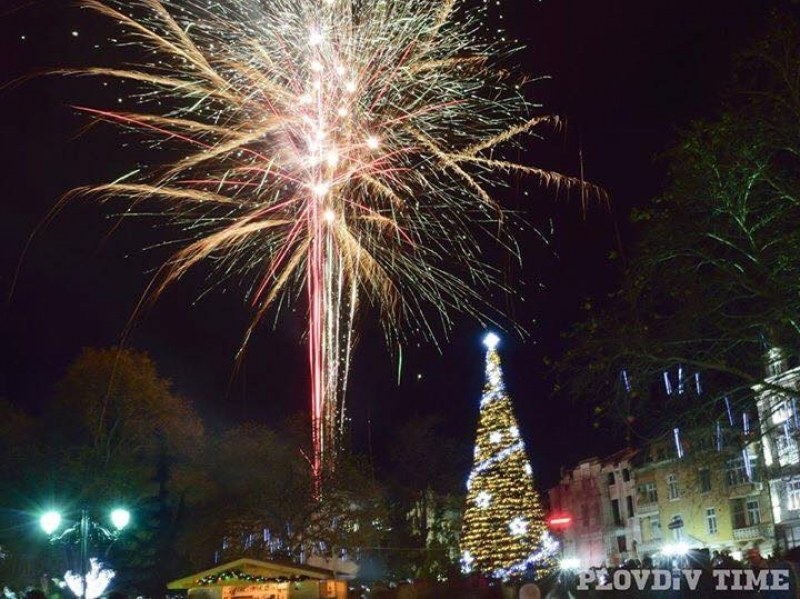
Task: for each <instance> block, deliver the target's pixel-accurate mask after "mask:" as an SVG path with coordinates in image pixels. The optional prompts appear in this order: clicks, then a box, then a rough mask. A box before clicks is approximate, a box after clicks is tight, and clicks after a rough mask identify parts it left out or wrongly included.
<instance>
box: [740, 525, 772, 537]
mask: <svg viewBox="0 0 800 599" xmlns="http://www.w3.org/2000/svg"><path fill="white" fill-rule="evenodd" d="M770 537H772V527H771V526H766V525H764V524H760V525H756V526H747V527H746V528H734V529H733V539H734V540H735V541H757V540H758V539H768V538H770Z"/></svg>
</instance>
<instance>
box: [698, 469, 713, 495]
mask: <svg viewBox="0 0 800 599" xmlns="http://www.w3.org/2000/svg"><path fill="white" fill-rule="evenodd" d="M698 475H699V478H700V492H701V493H709V492H711V470H709V469H708V468H701V469H700V471H699V473H698Z"/></svg>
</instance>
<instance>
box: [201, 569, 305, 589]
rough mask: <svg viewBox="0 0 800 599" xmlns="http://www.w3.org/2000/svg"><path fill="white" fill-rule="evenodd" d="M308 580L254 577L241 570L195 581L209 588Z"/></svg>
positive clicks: (293, 577)
mask: <svg viewBox="0 0 800 599" xmlns="http://www.w3.org/2000/svg"><path fill="white" fill-rule="evenodd" d="M306 580H309V578H308V576H273V577H267V576H256V575H253V574H247V573H246V572H242V571H241V570H226V571H225V572H220V573H218V574H210V575H208V576H205V577H203V578H198V579H197V585H198V586H209V585H212V584H219V583H220V582H239V581H241V582H254V583H257V584H267V583H283V582H304V581H306Z"/></svg>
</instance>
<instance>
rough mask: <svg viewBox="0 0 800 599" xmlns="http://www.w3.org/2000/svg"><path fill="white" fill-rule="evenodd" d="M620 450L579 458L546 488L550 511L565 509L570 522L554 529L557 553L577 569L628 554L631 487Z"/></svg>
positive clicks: (626, 454)
mask: <svg viewBox="0 0 800 599" xmlns="http://www.w3.org/2000/svg"><path fill="white" fill-rule="evenodd" d="M635 453H636V452H635V451H634V450H632V449H625V450H622V451H620V452H617V453H615V454H613V455H611V456H608V457H607V458H603V459H598V458H591V459H588V460H584V461H583V462H581V463H580V464H578V465H577V466H576V467H575V468H574V469H572V470H570V471H569V472H565V473H564V474H563V476H562V477H561V481H560V482H559V484H558V485H557V486H555V487H553V488H552V489H550V490H549V492H548V495H549V499H550V507H551V510H552V511H553V513H560V514H569V517H570V518H571V519H572V521H571V524H570V526H568V527H565V528H564V529H563V531H562V532H561V534H560V537H561V543H562V549H563V557H564V558H568V559H572V560H577V563H579V564H580V567H581V568H588V567H592V566H616V565H619V564H621V563H624V562H625V561H626V560H628V559H630V558H632V557H634V552H635V539H636V537H637V534H638V530H637V529H638V524H637V522H636V486H635V482H634V478H633V474H632V470H631V458H632V457H633V455H634V454H635Z"/></svg>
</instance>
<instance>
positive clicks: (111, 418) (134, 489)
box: [0, 348, 204, 591]
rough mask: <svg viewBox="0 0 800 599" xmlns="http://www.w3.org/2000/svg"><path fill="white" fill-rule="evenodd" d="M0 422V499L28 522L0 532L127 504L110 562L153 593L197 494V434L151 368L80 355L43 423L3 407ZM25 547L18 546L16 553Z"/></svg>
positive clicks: (127, 357)
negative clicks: (50, 516)
mask: <svg viewBox="0 0 800 599" xmlns="http://www.w3.org/2000/svg"><path fill="white" fill-rule="evenodd" d="M0 413H2V415H3V416H5V418H3V419H2V420H3V424H0V445H2V446H4V447H3V449H9V450H8V451H3V452H2V455H3V459H2V460H0V470H2V473H3V475H4V478H3V480H4V481H8V482H7V484H5V485H3V488H2V490H1V491H0V493H2V494H3V495H4V503H3V505H8V506H12V505H13V506H19V507H21V508H23V509H25V510H27V512H28V514H29V515H28V516H26V517H21V516H20V514H21V513H24V512H17V513H16V516H15V517H12V520H14V523H13V525H12V526H11V527H10V528H7V527H3V529H4V530H12V531H17V530H19V528H20V527H22V528H23V529H24V530H26V531H35V529H36V526H35V517H36V514H37V512H38V511H39V510H41V509H42V508H44V507H48V506H58V507H60V508H61V509H64V510H77V509H78V508H79V507H80V506H81V505H82V504H84V503H85V504H86V505H87V506H89V507H90V508H91V509H92V511H93V516H95V517H97V518H101V517H103V516H105V515H106V513H107V511H108V509H109V508H110V507H111V506H113V505H115V504H123V505H126V506H128V507H129V508H130V509H131V510H132V511H133V513H134V522H133V525H132V526H131V527H130V529H129V530H128V531H126V534H125V535H124V536H123V540H121V541H120V542H119V545H116V546H114V548H113V550H114V551H113V559H114V560H115V561H117V562H118V564H119V565H124V568H121V570H122V571H123V572H122V574H123V576H121V577H120V582H121V583H125V582H126V581H125V580H124V579H125V577H127V579H128V582H129V583H138V584H139V586H140V588H142V589H143V590H153V591H158V590H161V587H162V586H163V582H164V580H165V579H166V578H167V577H168V576H170V575H171V574H172V572H170V569H171V568H172V567H174V566H175V565H176V560H177V559H179V558H178V557H177V556H179V555H180V552H179V551H176V549H177V548H176V547H175V545H174V537H175V531H176V529H177V528H178V527H179V526H180V525H181V522H180V520H181V517H182V514H183V507H184V506H185V502H186V499H187V497H190V495H191V492H192V491H193V489H194V488H195V486H196V485H195V483H194V480H193V479H194V478H195V477H194V474H193V473H194V472H196V471H197V468H196V460H197V458H198V457H199V451H200V450H201V449H202V446H203V436H204V430H203V425H202V423H201V422H200V419H199V418H198V417H197V415H196V414H195V413H194V410H193V409H192V407H191V405H190V404H189V403H188V402H187V401H186V400H184V399H183V398H181V397H179V396H177V395H175V394H174V393H173V392H172V390H171V385H170V383H169V381H167V380H165V379H163V378H161V377H159V375H158V372H157V370H156V367H155V364H154V363H153V362H152V360H151V359H150V358H149V357H148V356H147V355H146V354H144V353H141V352H137V351H133V350H119V349H116V348H109V349H85V350H83V351H82V353H81V354H80V355H79V356H78V357H77V358H76V359H75V360H74V361H73V362H72V364H70V366H69V367H68V369H67V372H66V374H65V376H64V377H63V379H62V380H61V381H60V382H59V383H58V385H57V388H56V393H55V397H54V399H53V401H52V402H51V403H50V404H49V405H48V406H47V409H46V411H45V413H44V414H43V416H42V418H40V419H37V420H33V419H31V418H29V417H28V416H26V415H24V414H23V413H21V412H20V411H18V410H16V409H14V408H13V407H12V406H10V405H9V404H7V403H4V404H0ZM6 476H7V477H8V478H6ZM14 536H15V535H12V538H11V541H10V542H11V544H12V546H13V545H14V544H15V543H14V540H15V539H14ZM17 536H18V535H17ZM32 540H33V539H32V538H27V537H26V538H25V539H24V543H22V546H20V547H19V548H18V549H17V550H18V551H20V552H21V551H23V550H24V549H25V547H24V545H31V544H32ZM108 549H109V548H108V547H106V548H103V547H96V548H95V551H103V552H104V551H108ZM73 557H74V556H73Z"/></svg>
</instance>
